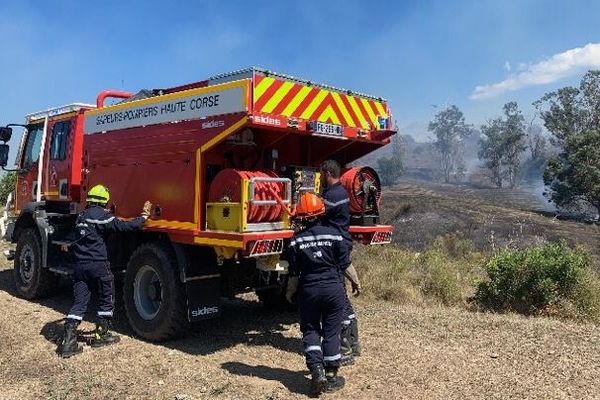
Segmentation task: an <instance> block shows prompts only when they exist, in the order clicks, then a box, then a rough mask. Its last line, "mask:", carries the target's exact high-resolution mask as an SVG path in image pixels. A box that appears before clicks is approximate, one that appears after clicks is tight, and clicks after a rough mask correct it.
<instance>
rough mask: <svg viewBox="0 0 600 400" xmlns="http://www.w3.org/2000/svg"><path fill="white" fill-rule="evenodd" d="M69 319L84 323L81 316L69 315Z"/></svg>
mask: <svg viewBox="0 0 600 400" xmlns="http://www.w3.org/2000/svg"><path fill="white" fill-rule="evenodd" d="M67 319H75V320H77V321H82V320H83V317H80V316H79V315H75V314H69V315H67Z"/></svg>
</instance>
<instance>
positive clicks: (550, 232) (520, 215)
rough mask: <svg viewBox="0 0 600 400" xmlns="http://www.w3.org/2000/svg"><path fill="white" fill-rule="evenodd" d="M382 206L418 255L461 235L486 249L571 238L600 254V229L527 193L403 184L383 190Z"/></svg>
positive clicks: (397, 237)
mask: <svg viewBox="0 0 600 400" xmlns="http://www.w3.org/2000/svg"><path fill="white" fill-rule="evenodd" d="M383 207H384V217H383V220H384V222H386V223H391V224H393V225H395V226H396V231H395V233H394V242H395V243H397V244H398V245H400V246H401V247H405V248H410V249H414V250H417V251H421V250H424V249H425V248H427V247H428V246H429V245H431V243H432V242H433V240H434V239H435V238H436V237H438V236H440V235H445V234H457V235H458V236H459V237H463V238H466V239H469V240H471V241H472V242H473V244H474V245H475V247H476V248H477V249H479V250H484V251H493V250H497V249H501V248H505V247H525V246H529V245H532V244H536V243H539V242H541V241H544V240H551V241H555V240H566V241H567V242H568V243H569V244H571V245H582V246H585V247H586V248H587V249H588V250H590V251H591V252H592V253H594V254H595V255H596V256H600V246H599V243H600V226H598V225H597V224H592V223H584V222H581V221H575V220H563V219H560V218H558V217H556V216H555V213H553V212H552V211H551V209H552V207H551V206H550V205H549V204H548V203H547V201H545V200H544V199H542V198H541V195H536V194H533V193H531V192H529V191H527V190H524V189H514V190H511V189H490V188H483V189H481V188H476V187H473V186H468V185H450V184H436V183H431V182H425V181H415V180H403V181H402V182H401V183H399V184H398V185H395V186H393V187H391V188H389V189H387V190H386V191H385V192H384V197H383Z"/></svg>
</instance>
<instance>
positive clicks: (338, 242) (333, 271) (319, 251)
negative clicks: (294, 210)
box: [288, 223, 350, 286]
mask: <svg viewBox="0 0 600 400" xmlns="http://www.w3.org/2000/svg"><path fill="white" fill-rule="evenodd" d="M347 246H348V241H346V240H344V238H343V237H342V235H340V232H339V231H338V230H337V229H335V228H333V227H331V226H324V225H321V224H320V223H317V224H315V225H313V226H311V227H308V228H307V229H305V230H303V231H300V232H298V233H296V234H295V235H294V236H293V237H292V240H291V242H290V247H289V253H288V261H289V263H290V269H289V271H290V276H299V277H300V279H299V283H300V285H301V286H308V285H312V284H316V283H342V282H343V281H344V278H343V270H344V269H346V268H347V267H348V265H349V264H350V258H349V256H350V252H349V251H348V250H347V249H346V247H347Z"/></svg>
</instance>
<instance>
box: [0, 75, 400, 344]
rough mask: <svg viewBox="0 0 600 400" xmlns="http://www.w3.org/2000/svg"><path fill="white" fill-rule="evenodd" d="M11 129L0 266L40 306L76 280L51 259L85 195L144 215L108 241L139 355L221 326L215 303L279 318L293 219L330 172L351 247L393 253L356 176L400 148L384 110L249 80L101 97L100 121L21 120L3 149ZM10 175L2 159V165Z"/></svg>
mask: <svg viewBox="0 0 600 400" xmlns="http://www.w3.org/2000/svg"><path fill="white" fill-rule="evenodd" d="M107 98H116V99H118V102H116V103H115V104H112V105H106V104H105V101H106V99H107ZM15 125H17V126H21V127H23V128H24V133H23V137H22V140H21V144H20V149H19V153H18V156H17V159H16V171H17V172H16V173H17V183H16V186H15V191H14V193H13V196H11V198H10V199H9V202H8V203H7V207H6V210H7V211H6V213H7V214H6V215H5V217H4V218H3V219H2V224H1V228H2V233H3V236H4V238H5V239H6V240H9V241H11V242H13V243H16V250H15V251H14V252H11V253H10V254H8V256H9V257H11V258H14V265H15V266H14V279H15V283H16V286H17V290H18V292H19V293H20V295H22V296H23V297H25V298H36V297H40V296H45V295H48V294H50V293H51V292H52V291H53V290H55V288H56V282H57V279H59V277H61V276H69V275H70V274H71V273H72V269H73V267H72V260H70V259H69V254H68V253H64V252H62V251H60V246H61V245H62V244H65V242H64V240H65V239H64V238H65V236H66V235H67V233H69V232H70V231H71V230H72V229H74V222H75V218H76V216H77V214H78V213H79V212H80V211H81V210H82V209H83V207H85V204H86V193H87V191H88V189H89V188H90V187H92V186H93V185H95V184H104V185H105V186H107V187H108V188H109V189H110V192H111V199H110V202H109V204H108V205H107V208H109V209H110V210H111V211H112V212H113V213H114V214H115V215H116V216H118V217H120V218H133V217H135V216H137V215H138V214H139V212H140V209H141V207H142V204H143V203H144V201H145V200H150V201H151V202H152V203H153V204H154V209H153V214H152V216H151V218H150V219H149V220H148V221H147V222H146V224H145V227H144V229H143V230H142V231H140V232H134V233H119V234H114V235H112V236H110V237H107V238H106V242H107V247H108V249H109V257H110V261H111V266H112V268H113V269H114V270H115V271H119V272H123V273H124V275H125V277H124V285H123V299H124V305H125V311H126V313H127V317H128V320H129V322H130V324H131V326H132V328H133V329H134V331H135V332H136V333H137V334H138V335H140V336H142V337H144V338H145V339H148V340H156V341H158V340H166V339H169V338H172V337H174V336H176V335H178V334H179V333H181V332H182V331H183V330H184V328H185V326H186V324H187V323H188V322H190V321H191V322H193V321H198V320H202V319H207V318H211V317H215V316H218V315H219V314H220V312H221V307H220V303H219V298H220V297H222V296H234V295H235V294H237V293H240V292H243V291H248V290H255V291H256V293H257V294H258V296H259V299H260V300H262V301H263V302H264V303H265V304H266V305H270V306H278V305H282V304H284V302H285V300H284V296H283V294H284V292H285V285H286V282H287V262H286V261H285V257H286V248H287V245H288V243H289V239H290V238H291V236H292V235H293V232H294V231H293V229H294V227H293V225H292V221H291V218H290V215H291V214H292V213H293V207H294V204H295V202H296V200H297V199H298V197H299V196H300V195H301V194H302V193H303V192H305V191H312V192H319V190H320V186H321V185H320V174H319V164H320V163H321V162H322V161H324V160H326V159H335V160H337V161H338V162H340V164H341V165H342V166H345V169H344V171H343V174H342V177H341V182H342V184H343V185H344V186H345V188H346V189H347V190H348V193H349V197H350V205H349V206H350V211H351V227H350V232H351V234H352V236H353V238H354V239H355V240H356V241H359V242H361V243H365V244H385V243H389V242H390V241H391V235H392V227H391V226H387V225H381V224H380V223H379V209H380V205H381V185H380V182H379V178H378V176H377V173H376V172H375V171H374V170H373V169H372V168H369V167H360V166H351V163H352V162H353V161H355V160H356V159H358V158H360V157H362V156H364V155H366V154H368V153H370V152H372V151H373V150H375V149H377V148H379V147H381V146H384V145H386V144H387V143H389V141H390V137H391V136H392V135H393V134H395V132H396V131H395V128H394V126H393V123H392V117H391V113H390V111H389V108H388V105H387V103H386V101H385V100H384V99H381V98H377V97H373V96H368V95H364V94H361V93H355V92H352V91H349V90H344V89H339V88H334V87H330V86H327V85H320V84H315V83H313V82H311V81H307V80H302V79H298V78H294V77H290V76H287V75H282V74H277V73H273V72H271V71H268V70H264V69H258V68H249V69H245V70H241V71H236V72H233V73H228V74H222V75H218V76H214V77H211V78H209V79H207V80H204V81H200V82H195V83H192V84H188V85H183V86H178V87H173V88H166V89H154V90H141V91H139V92H138V93H135V94H134V93H128V92H122V91H104V92H101V93H100V94H99V95H98V97H97V101H96V104H95V105H94V104H83V103H75V104H70V105H66V106H62V107H56V108H52V109H49V110H44V111H41V112H37V113H33V114H30V115H27V116H26V118H25V122H24V123H23V124H9V125H7V126H6V127H4V128H1V129H0V140H2V141H4V142H7V141H8V140H9V139H10V136H11V135H12V128H13V127H14V126H15ZM7 159H8V146H7V145H6V144H4V145H0V165H2V166H3V167H5V166H6V165H7Z"/></svg>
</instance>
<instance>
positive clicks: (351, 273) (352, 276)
mask: <svg viewBox="0 0 600 400" xmlns="http://www.w3.org/2000/svg"><path fill="white" fill-rule="evenodd" d="M344 275H345V276H346V278H348V280H349V281H350V284H351V285H352V294H353V295H355V296H358V295H359V294H360V292H361V291H362V287H361V286H360V281H359V280H358V274H357V273H356V269H355V268H354V265H352V264H350V265H349V266H348V268H346V269H345V270H344Z"/></svg>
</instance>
